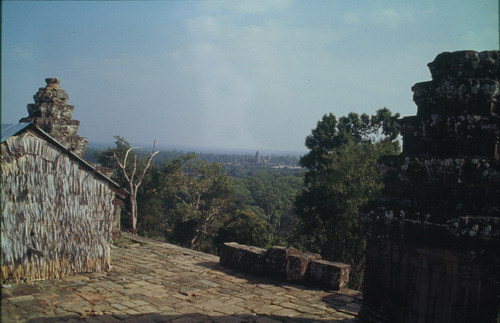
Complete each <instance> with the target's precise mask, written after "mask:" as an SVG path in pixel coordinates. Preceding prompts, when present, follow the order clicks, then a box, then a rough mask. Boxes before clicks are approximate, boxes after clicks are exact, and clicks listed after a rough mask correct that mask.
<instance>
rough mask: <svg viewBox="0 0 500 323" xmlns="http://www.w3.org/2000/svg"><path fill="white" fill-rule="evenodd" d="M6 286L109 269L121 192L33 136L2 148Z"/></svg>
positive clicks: (23, 136)
mask: <svg viewBox="0 0 500 323" xmlns="http://www.w3.org/2000/svg"><path fill="white" fill-rule="evenodd" d="M1 180H2V183H1V212H2V217H1V250H2V253H1V279H2V282H6V281H13V282H19V281H32V280H35V279H50V278H57V277H62V276H66V275H71V274H75V273H79V272H99V271H105V270H109V269H110V253H109V244H110V240H111V230H112V221H113V212H114V205H113V203H112V201H113V199H114V197H115V193H114V192H113V191H112V190H111V189H110V187H109V186H108V185H107V183H106V182H105V181H103V180H101V179H97V178H96V177H95V176H94V174H93V173H92V172H89V171H88V170H85V169H82V168H79V164H78V162H77V161H75V160H73V159H71V158H70V157H69V155H68V154H66V153H64V152H63V151H61V150H59V149H58V148H56V147H55V146H54V145H52V144H50V143H49V142H47V141H45V140H43V139H41V138H38V137H37V136H35V135H33V134H31V133H30V132H25V133H23V134H21V135H18V136H12V137H10V138H8V139H7V140H6V141H5V142H4V143H2V145H1Z"/></svg>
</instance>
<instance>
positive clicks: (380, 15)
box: [370, 8, 401, 28]
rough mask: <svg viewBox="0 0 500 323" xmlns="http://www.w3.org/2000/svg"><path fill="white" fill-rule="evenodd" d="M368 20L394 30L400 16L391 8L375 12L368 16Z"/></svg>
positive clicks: (399, 20) (399, 21)
mask: <svg viewBox="0 0 500 323" xmlns="http://www.w3.org/2000/svg"><path fill="white" fill-rule="evenodd" d="M370 20H371V21H372V22H374V23H376V24H381V25H384V26H386V27H389V28H396V27H398V26H399V24H400V23H401V15H400V14H399V13H398V12H397V11H396V10H395V9H392V8H385V9H381V10H375V11H373V12H372V13H371V14H370Z"/></svg>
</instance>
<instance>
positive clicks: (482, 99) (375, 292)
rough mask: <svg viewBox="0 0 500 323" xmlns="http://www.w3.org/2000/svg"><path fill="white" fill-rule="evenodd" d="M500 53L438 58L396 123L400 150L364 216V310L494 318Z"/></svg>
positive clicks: (373, 314)
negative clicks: (409, 110)
mask: <svg viewBox="0 0 500 323" xmlns="http://www.w3.org/2000/svg"><path fill="white" fill-rule="evenodd" d="M499 55H500V52H499V51H485V52H475V51H459V52H452V53H449V52H445V53H441V54H439V55H438V56H437V57H436V58H435V60H434V61H433V62H431V63H429V64H428V66H429V69H430V71H431V75H432V81H428V82H422V83H417V84H415V85H414V86H413V88H412V91H413V92H414V101H415V103H416V105H417V107H418V111H417V115H416V116H411V117H405V118H402V119H400V120H399V122H398V123H399V128H400V130H401V134H402V136H403V153H402V154H401V155H399V156H391V157H386V158H385V159H384V160H383V165H384V169H386V171H387V183H386V189H385V191H384V195H383V197H382V198H381V199H380V200H378V201H375V202H373V203H371V204H370V205H369V206H368V207H367V208H366V209H365V210H364V211H363V213H362V217H363V218H364V220H365V223H366V228H367V256H366V269H365V282H364V290H363V298H364V299H363V311H362V316H364V317H365V319H367V320H368V321H384V322H493V321H496V319H497V317H498V304H499V298H498V297H499V266H500V260H499V256H500V252H499V247H500V246H499V220H500V105H499V104H500V103H499V98H500V77H499V76H500V67H499V65H500V60H499V58H500V57H499Z"/></svg>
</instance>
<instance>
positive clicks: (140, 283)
mask: <svg viewBox="0 0 500 323" xmlns="http://www.w3.org/2000/svg"><path fill="white" fill-rule="evenodd" d="M120 240H121V241H120V242H119V243H118V244H117V245H118V246H115V247H114V248H112V251H111V255H112V264H113V269H112V270H111V271H110V272H108V273H99V274H85V273H83V274H80V275H77V276H71V277H65V278H64V279H54V280H46V281H37V282H34V283H31V284H16V285H6V286H2V300H1V301H2V304H1V305H2V307H1V312H2V320H1V321H2V322H33V323H34V322H92V323H101V322H102V323H105V322H107V323H112V322H172V323H182V322H248V323H277V322H289V323H295V322H309V323H312V322H333V321H342V322H354V321H355V319H356V315H357V313H358V311H359V309H360V306H361V299H362V296H361V293H360V292H357V291H353V290H349V289H341V290H340V291H338V292H327V291H324V290H321V289H315V288H309V287H306V286H301V285H295V284H291V283H287V282H285V281H280V280H276V279H274V278H273V279H270V278H262V277H258V276H254V275H252V274H246V273H241V272H235V271H234V270H232V269H229V268H227V267H224V266H221V265H220V264H219V257H216V256H213V255H208V254H204V253H201V252H197V251H193V250H189V249H184V248H181V247H178V246H174V245H171V244H167V243H162V242H158V241H154V240H150V239H147V238H143V237H138V236H132V235H129V234H126V233H122V238H121V239H120Z"/></svg>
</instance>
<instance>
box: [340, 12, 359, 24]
mask: <svg viewBox="0 0 500 323" xmlns="http://www.w3.org/2000/svg"><path fill="white" fill-rule="evenodd" d="M342 19H343V21H344V22H345V23H346V24H352V25H357V24H359V23H361V21H362V14H361V13H360V12H348V13H346V14H344V16H343V17H342Z"/></svg>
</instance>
